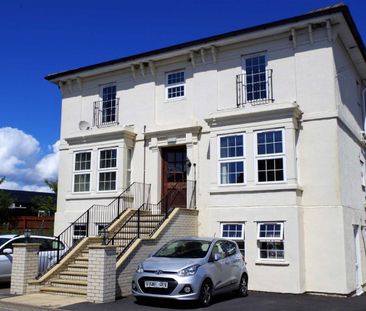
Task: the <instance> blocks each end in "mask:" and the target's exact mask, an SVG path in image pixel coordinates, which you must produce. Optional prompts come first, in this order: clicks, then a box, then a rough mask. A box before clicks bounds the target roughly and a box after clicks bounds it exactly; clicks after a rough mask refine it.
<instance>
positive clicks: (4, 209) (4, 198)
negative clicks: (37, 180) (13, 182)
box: [0, 177, 14, 223]
mask: <svg viewBox="0 0 366 311" xmlns="http://www.w3.org/2000/svg"><path fill="white" fill-rule="evenodd" d="M4 181H5V177H1V178H0V185H1V184H2V183H3V182H4ZM12 203H14V199H13V197H12V196H11V195H10V194H8V193H7V192H5V191H4V190H2V189H0V221H1V222H2V223H4V222H6V221H7V220H8V218H9V206H10V205H11V204H12Z"/></svg>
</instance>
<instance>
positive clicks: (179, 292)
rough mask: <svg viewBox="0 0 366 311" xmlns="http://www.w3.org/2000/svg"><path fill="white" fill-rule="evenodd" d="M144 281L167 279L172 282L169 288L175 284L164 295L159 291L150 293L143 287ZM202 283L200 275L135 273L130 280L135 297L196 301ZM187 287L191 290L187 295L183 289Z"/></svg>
mask: <svg viewBox="0 0 366 311" xmlns="http://www.w3.org/2000/svg"><path fill="white" fill-rule="evenodd" d="M144 279H151V280H156V281H166V280H168V279H169V280H172V281H171V282H169V287H170V283H174V282H175V283H176V284H174V285H175V286H174V287H173V286H172V289H171V290H170V289H169V290H167V291H166V292H164V293H158V291H159V290H156V291H157V292H151V289H146V288H144V287H143V284H144ZM202 281H203V277H202V276H200V275H194V276H188V277H180V276H177V275H175V274H161V275H159V276H157V275H156V274H152V273H151V274H150V273H142V274H138V273H136V274H135V275H134V277H133V279H132V294H133V295H134V296H135V297H149V298H167V299H175V300H197V299H198V298H199V296H200V289H201V284H202ZM141 285H142V286H141ZM187 286H188V287H190V289H191V291H190V292H189V293H186V292H184V288H185V287H187ZM153 291H155V290H153ZM162 291H164V290H162Z"/></svg>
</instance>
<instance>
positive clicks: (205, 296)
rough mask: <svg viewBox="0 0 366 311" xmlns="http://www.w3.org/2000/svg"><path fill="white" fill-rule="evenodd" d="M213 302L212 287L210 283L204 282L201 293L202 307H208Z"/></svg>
mask: <svg viewBox="0 0 366 311" xmlns="http://www.w3.org/2000/svg"><path fill="white" fill-rule="evenodd" d="M211 300H212V285H211V283H210V282H209V281H204V282H203V284H202V287H201V293H200V299H199V302H200V305H201V306H202V307H208V306H209V305H210V304H211Z"/></svg>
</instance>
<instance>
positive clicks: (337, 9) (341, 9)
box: [45, 4, 366, 81]
mask: <svg viewBox="0 0 366 311" xmlns="http://www.w3.org/2000/svg"><path fill="white" fill-rule="evenodd" d="M334 13H342V14H343V16H344V18H345V20H346V22H347V24H348V26H349V28H350V30H351V32H352V35H353V36H354V39H355V40H356V42H357V44H358V45H359V48H360V52H361V54H362V56H363V58H364V60H365V62H366V48H365V44H364V42H363V40H362V37H361V35H360V33H359V31H358V29H357V26H356V23H355V22H354V20H353V18H352V16H351V13H350V10H349V8H348V6H346V5H345V4H339V5H335V6H332V7H329V8H325V9H319V10H316V11H313V12H310V13H306V14H303V15H298V16H294V17H289V18H285V19H281V20H277V21H273V22H269V23H265V24H260V25H256V26H252V27H248V28H243V29H239V30H234V31H230V32H226V33H222V34H219V35H214V36H210V37H205V38H201V39H197V40H192V41H187V42H184V43H180V44H175V45H171V46H167V47H163V48H159V49H155V50H151V51H147V52H142V53H138V54H133V55H130V56H125V57H122V58H117V59H113V60H109V61H105V62H101V63H96V64H92V65H87V66H83V67H79V68H75V69H71V70H67V71H63V72H59V73H54V74H49V75H47V76H46V77H45V79H46V80H48V81H51V80H54V79H57V78H61V77H63V76H67V75H71V74H76V73H79V72H84V71H88V70H93V69H97V68H101V67H104V66H110V65H115V64H119V63H124V62H128V61H133V60H136V59H140V58H146V57H149V56H154V55H157V54H162V53H167V52H172V51H175V50H179V49H183V48H187V47H190V46H195V45H199V44H207V43H210V42H214V41H217V40H221V39H226V38H230V37H235V36H239V35H243V34H247V33H251V32H254V31H259V30H265V29H268V28H273V27H277V26H282V25H286V24H290V23H294V22H299V21H304V20H306V19H311V18H314V17H320V16H324V15H329V14H334Z"/></svg>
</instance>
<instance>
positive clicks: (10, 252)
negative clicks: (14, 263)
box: [2, 248, 13, 255]
mask: <svg viewBox="0 0 366 311" xmlns="http://www.w3.org/2000/svg"><path fill="white" fill-rule="evenodd" d="M2 253H3V254H4V255H11V254H12V253H13V250H12V249H11V248H5V249H3V251H2Z"/></svg>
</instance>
